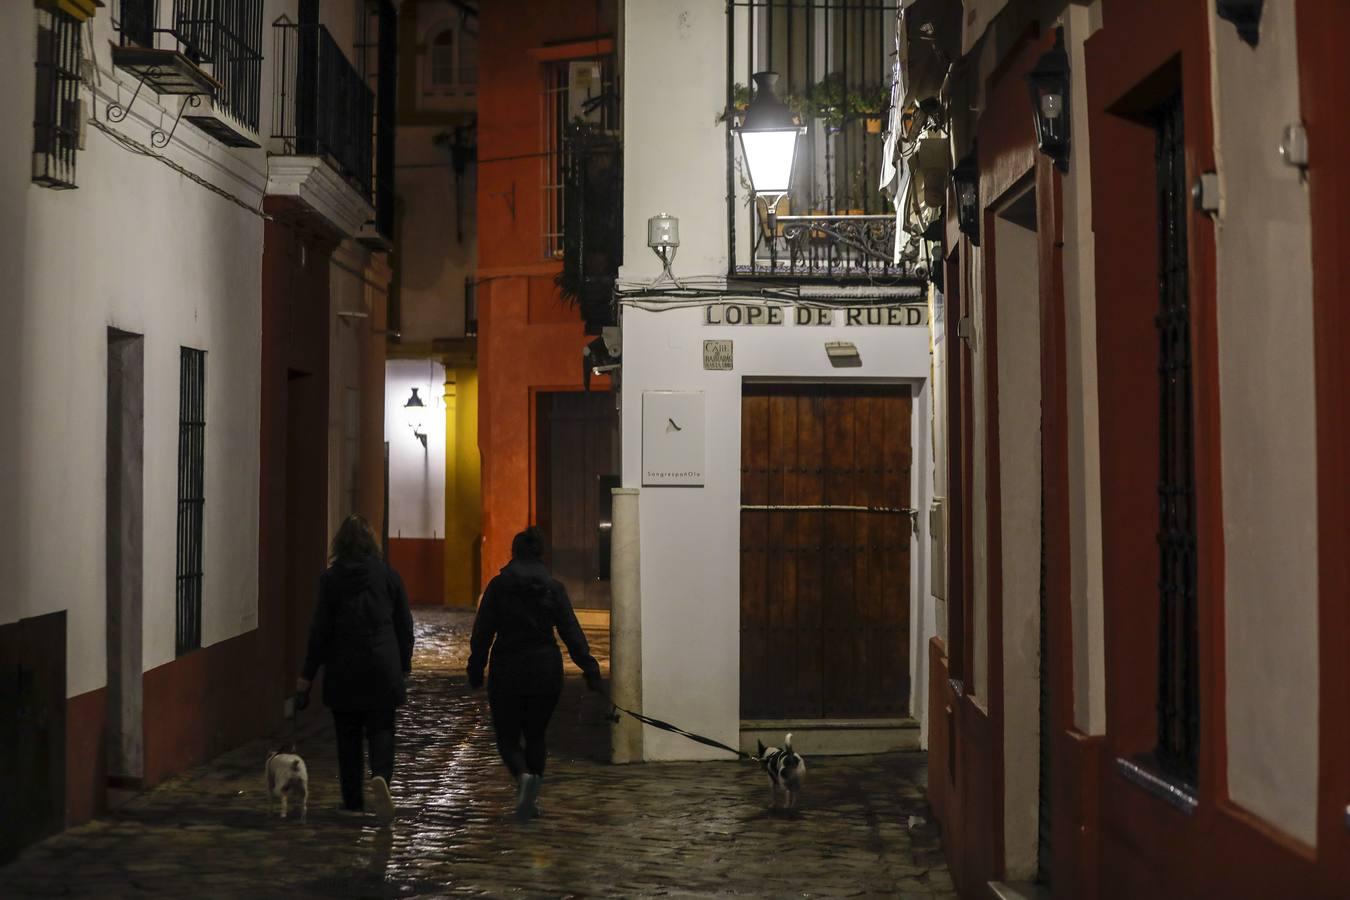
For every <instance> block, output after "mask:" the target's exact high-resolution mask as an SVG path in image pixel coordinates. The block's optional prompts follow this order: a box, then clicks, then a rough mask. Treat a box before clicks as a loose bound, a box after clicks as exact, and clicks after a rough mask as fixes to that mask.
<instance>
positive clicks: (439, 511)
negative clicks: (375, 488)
mask: <svg viewBox="0 0 1350 900" xmlns="http://www.w3.org/2000/svg"><path fill="white" fill-rule="evenodd" d="M413 388H416V389H417V396H418V397H419V398H420V399H421V401H422V404H423V405H422V407H421V408H417V407H412V408H409V407H408V406H407V405H406V404H407V402H408V400H409V399H410V398H411V397H412V393H413ZM384 410H385V417H384V439H385V441H386V442H387V443H388V446H389V537H391V538H444V537H445V367H444V366H442V365H441V364H440V363H438V362H435V361H434V360H429V359H391V360H389V362H388V363H386V365H385V380H384ZM417 433H421V434H425V435H426V437H427V443H426V446H425V447H423V446H422V442H421V441H420V440H419V439H418V438H417V437H416V434H417Z"/></svg>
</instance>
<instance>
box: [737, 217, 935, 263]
mask: <svg viewBox="0 0 1350 900" xmlns="http://www.w3.org/2000/svg"><path fill="white" fill-rule="evenodd" d="M895 227H896V226H895V216H894V215H893V214H891V215H885V214H881V215H838V216H831V215H811V216H778V217H777V219H776V226H775V227H774V229H773V238H772V239H770V238H769V234H770V231H769V228H768V227H767V225H764V226H763V227H761V228H759V229H758V242H757V244H756V247H755V253H754V255H753V257H752V262H751V265H749V266H738V267H737V273H738V274H743V275H744V274H764V275H791V276H798V275H800V276H813V275H824V276H834V277H845V278H846V277H849V276H868V277H872V276H890V277H900V276H906V275H910V274H913V273H912V267H911V266H910V265H909V264H908V263H907V262H906V261H903V260H902V261H900V262H898V263H897V262H895V261H894V260H895Z"/></svg>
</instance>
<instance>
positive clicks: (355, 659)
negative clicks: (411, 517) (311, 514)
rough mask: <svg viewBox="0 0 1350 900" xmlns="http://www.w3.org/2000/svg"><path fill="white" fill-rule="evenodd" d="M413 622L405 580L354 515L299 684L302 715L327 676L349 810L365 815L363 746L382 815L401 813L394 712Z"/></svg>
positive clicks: (322, 592)
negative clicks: (318, 681)
mask: <svg viewBox="0 0 1350 900" xmlns="http://www.w3.org/2000/svg"><path fill="white" fill-rule="evenodd" d="M412 650H413V620H412V613H411V611H410V610H409V609H408V594H407V592H406V591H405V590H404V588H403V580H402V579H401V578H399V576H398V573H397V572H395V571H394V570H393V569H392V568H390V567H389V566H387V565H385V563H384V561H383V560H382V559H380V549H379V544H378V543H377V542H376V539H375V532H374V531H372V530H371V527H370V525H369V524H368V523H367V522H366V520H365V519H363V518H361V517H360V516H348V517H347V519H346V521H344V522H343V523H342V525H341V527H340V528H338V532H337V535H336V536H334V538H333V549H332V564H331V565H330V566H329V567H328V569H327V571H325V572H324V573H323V575H321V576H319V605H318V606H317V607H316V608H315V610H314V623H313V625H312V626H311V627H310V630H309V652H308V653H307V654H306V656H305V667H304V669H303V671H302V673H301V676H300V678H299V680H298V681H297V682H296V691H297V695H296V708H297V709H304V708H305V707H306V706H308V705H309V689H310V685H311V684H312V683H313V681H314V676H315V675H316V674H317V673H318V671H319V669H320V668H322V669H323V670H324V678H323V702H324V705H326V706H327V707H328V708H329V709H331V710H332V711H333V723H334V726H335V728H336V731H337V745H338V773H339V779H340V781H341V784H342V807H343V809H345V810H351V811H358V810H361V809H364V802H363V799H362V791H361V787H362V784H361V783H362V780H363V779H362V768H363V766H362V759H361V756H362V753H361V739H362V736H363V734H364V737H365V739H366V742H367V743H368V744H369V745H370V772H371V775H372V776H373V778H372V779H371V789H372V791H373V793H374V796H375V809H376V812H378V813H379V814H380V815H381V816H384V817H385V818H389V817H392V816H393V814H394V801H393V798H392V797H391V796H390V793H389V783H390V782H391V781H392V780H393V777H394V710H395V709H396V708H398V707H399V706H402V705H403V701H404V699H405V698H406V696H407V688H406V679H407V677H408V673H409V672H411V671H412Z"/></svg>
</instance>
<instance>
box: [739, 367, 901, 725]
mask: <svg viewBox="0 0 1350 900" xmlns="http://www.w3.org/2000/svg"><path fill="white" fill-rule="evenodd" d="M911 403H912V400H911V396H910V391H909V388H908V387H905V386H887V387H875V386H862V385H840V386H834V385H830V386H826V385H754V386H747V387H746V389H745V392H744V396H743V399H742V409H741V418H742V433H741V504H742V511H741V716H742V718H745V719H783V718H891V717H898V716H904V715H907V714H908V710H909V593H910V592H909V575H910V546H911V536H912V533H913V531H912V528H913V525H912V519H911V517H910V514H909V512H908V509H909V507H910V466H911V449H910V410H911Z"/></svg>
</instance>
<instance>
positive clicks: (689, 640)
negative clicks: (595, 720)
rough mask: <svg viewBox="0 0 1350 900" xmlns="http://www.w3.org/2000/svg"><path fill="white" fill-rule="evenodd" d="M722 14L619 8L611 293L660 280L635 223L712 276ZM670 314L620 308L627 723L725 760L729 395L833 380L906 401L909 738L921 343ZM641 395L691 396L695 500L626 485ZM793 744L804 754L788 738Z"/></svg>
mask: <svg viewBox="0 0 1350 900" xmlns="http://www.w3.org/2000/svg"><path fill="white" fill-rule="evenodd" d="M726 15H727V12H726V6H725V4H723V3H720V2H715V0H680V2H668V0H630V2H628V3H627V4H625V11H624V21H623V28H622V30H623V35H624V40H623V71H624V79H625V83H626V89H625V91H624V98H623V102H624V127H625V131H626V133H628V134H631V135H641V136H642V139H641V140H640V141H638V140H634V141H630V142H628V143H627V144H626V146H625V155H624V216H625V228H624V232H625V247H624V260H625V264H624V266H623V268H622V270H621V273H620V279H621V282H622V283H623V285H624V286H625V287H633V286H639V285H645V284H650V283H651V282H652V281H653V280H654V279H655V278H656V277H657V276H658V275H659V274H660V272H661V265H660V262H659V261H658V260H657V258H656V256H655V255H654V254H653V253H652V251H651V250H649V249H648V248H647V246H646V234H647V228H646V223H647V219H648V218H649V217H650V216H652V215H655V214H657V213H662V212H664V213H669V214H671V215H674V216H676V217H678V218H679V220H680V236H681V244H680V248H679V252H678V254H677V256H676V258H675V261H674V272H675V275H676V276H677V277H678V278H680V279H682V280H687V281H690V282H693V281H697V282H698V283H700V285H708V284H715V283H717V280H718V279H722V278H724V277H725V274H726V272H727V262H728V261H727V235H726V227H727V226H726V221H727V210H726V181H725V179H726V175H725V169H726V144H725V131H724V129H723V126H721V125H720V124H718V123H716V122H715V121H714V120H715V117H716V116H717V113H718V111H719V110H720V109H721V108H722V107H723V105H724V103H725V96H726V31H727V20H726ZM674 73H678V77H676V76H675V75H674ZM879 77H880V76H879ZM676 306H677V304H675V303H673V302H671V301H670V300H664V301H663V300H659V299H658V300H656V301H654V302H651V303H645V302H644V303H643V304H642V306H641V307H639V306H637V305H634V304H632V303H625V305H624V306H623V308H622V329H623V380H622V399H621V402H622V410H621V427H622V479H623V487H624V488H629V489H637V490H638V491H639V495H638V509H639V527H638V529H637V530H638V533H639V534H640V541H641V546H640V552H639V553H638V554H637V556H638V559H639V563H638V565H639V572H640V574H639V579H638V582H639V586H638V590H637V593H638V595H639V596H640V604H641V607H640V619H641V642H640V643H641V658H640V660H639V661H637V665H636V671H640V678H641V685H640V695H641V702H642V707H643V710H644V712H645V713H646V714H647V715H650V716H655V717H657V718H660V719H664V720H667V721H671V722H675V723H678V724H679V725H680V726H681V727H684V728H687V729H690V730H693V731H696V732H699V733H701V734H705V735H709V736H711V737H714V738H716V739H718V740H720V741H723V742H726V743H729V744H732V745H735V744H737V743H738V740H739V735H740V731H741V712H740V683H741V681H740V665H741V660H740V637H739V625H740V495H741V434H740V430H741V397H742V387H743V385H744V384H745V383H746V382H748V381H798V382H803V381H805V382H839V381H845V380H849V381H855V382H858V381H861V382H870V383H890V384H905V385H908V386H910V388H911V389H912V391H913V396H914V403H913V421H912V434H913V460H914V464H913V466H912V472H913V473H914V474H913V478H914V481H913V483H912V484H911V503H912V505H913V506H914V507H916V508H918V509H919V510H921V511H923V513H922V514H921V515H920V516H919V534H918V535H916V537H915V538H914V544H913V545H912V546H913V552H912V554H911V561H912V563H911V564H912V568H911V571H910V572H909V573H908V577H909V584H910V591H911V610H910V642H911V646H910V647H909V648H907V651H908V654H909V659H910V670H911V696H910V697H909V698H907V699H908V701H909V708H910V710H911V713H912V715H913V716H914V717H915V718H916V719H918V720H919V721H920V722H923V721H924V719H925V710H924V703H925V702H926V698H927V691H928V688H927V651H926V647H927V642H928V639H929V638H930V637H931V636H932V635H933V634H934V632H935V621H934V619H935V615H934V606H933V600H932V597H931V594H930V591H929V580H928V579H929V571H928V546H929V537H928V517H927V514H926V511H927V509H928V507H929V504H930V502H931V496H932V447H931V430H930V404H931V399H930V398H931V390H930V385H929V377H930V365H931V358H930V352H929V343H930V341H929V331H928V329H927V328H926V327H845V326H844V324H843V323H844V315H843V314H842V313H839V312H836V314H835V321H836V324H835V325H834V326H831V327H809V326H796V325H794V324H793V323H792V322H791V318H792V317H791V315H789V316H788V317H787V318H788V320H789V321H787V322H786V323H785V324H783V325H779V326H729V325H713V326H709V325H705V324H704V322H705V313H704V310H703V309H701V308H697V307H690V308H676ZM715 339H721V340H730V341H732V342H733V357H734V368H733V369H732V370H731V371H706V370H705V369H704V368H703V341H704V340H715ZM832 340H844V341H852V342H853V343H855V344H856V346H857V348H858V350H859V353H860V356H861V360H862V365H861V367H860V368H849V369H836V368H833V367H832V366H831V365H830V362H829V360H828V358H827V356H826V353H825V347H824V344H825V342H826V341H832ZM843 374H846V375H847V378H844V377H841V376H842V375H843ZM649 391H695V392H702V394H703V396H704V405H705V427H706V454H705V465H704V480H703V485H702V486H701V487H643V486H642V483H643V478H642V471H643V467H642V452H643V447H642V406H643V396H644V393H646V392H649ZM616 602H617V601H616ZM616 616H617V613H616ZM617 677H620V676H618V675H616V678H617ZM618 689H619V685H617V684H616V690H618ZM794 743H795V744H799V745H800V746H801V749H802V751H803V752H804V753H807V754H808V755H809V754H810V753H811V752H812V748H811V747H810V746H808V743H807V742H806V741H805V740H804V739H803V736H802V735H800V734H799V735H798V738H797V740H796V741H795V742H794ZM643 752H644V756H645V758H646V759H651V760H654V759H701V758H724V757H725V753H722V752H719V751H715V750H711V749H709V748H706V747H703V746H701V745H699V744H696V743H692V742H689V741H686V740H684V739H682V738H678V737H675V736H672V735H669V734H667V733H664V732H659V731H655V730H653V729H651V728H648V729H646V733H645V735H644V740H643Z"/></svg>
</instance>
